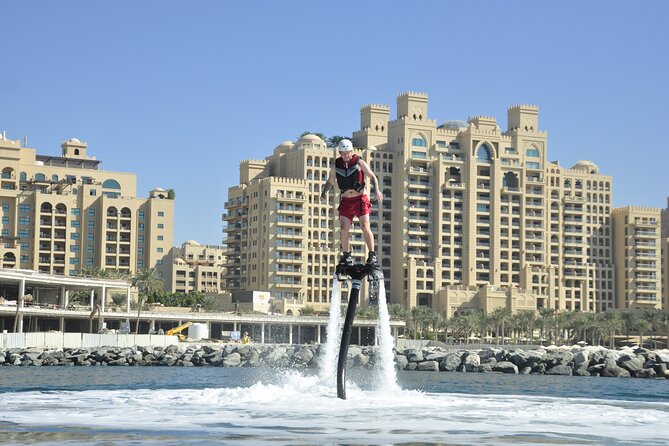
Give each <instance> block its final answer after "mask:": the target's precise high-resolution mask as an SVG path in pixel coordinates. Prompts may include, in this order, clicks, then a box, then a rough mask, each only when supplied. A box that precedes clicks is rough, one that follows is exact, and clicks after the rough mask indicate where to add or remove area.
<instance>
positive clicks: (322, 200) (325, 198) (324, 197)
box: [321, 194, 328, 203]
mask: <svg viewBox="0 0 669 446" xmlns="http://www.w3.org/2000/svg"><path fill="white" fill-rule="evenodd" d="M327 199H328V197H326V196H325V195H324V194H321V203H326V202H327Z"/></svg>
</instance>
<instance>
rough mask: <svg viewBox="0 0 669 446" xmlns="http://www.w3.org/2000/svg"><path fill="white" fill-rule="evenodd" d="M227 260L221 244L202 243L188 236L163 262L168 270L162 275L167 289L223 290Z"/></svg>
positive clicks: (205, 291) (212, 291)
mask: <svg viewBox="0 0 669 446" xmlns="http://www.w3.org/2000/svg"><path fill="white" fill-rule="evenodd" d="M224 262H225V256H224V254H223V248H222V247H220V246H212V245H201V244H199V243H198V242H196V241H194V240H188V241H186V242H185V243H183V244H182V245H181V247H173V248H172V249H170V251H169V252H168V253H167V257H166V259H165V261H164V262H163V264H164V265H165V269H166V272H167V273H166V274H165V275H164V276H163V281H164V282H165V291H168V292H170V293H176V292H182V293H189V292H191V291H201V292H203V293H221V292H222V291H223V287H222V283H221V281H222V279H223V275H224V271H225V269H224ZM168 265H169V266H168Z"/></svg>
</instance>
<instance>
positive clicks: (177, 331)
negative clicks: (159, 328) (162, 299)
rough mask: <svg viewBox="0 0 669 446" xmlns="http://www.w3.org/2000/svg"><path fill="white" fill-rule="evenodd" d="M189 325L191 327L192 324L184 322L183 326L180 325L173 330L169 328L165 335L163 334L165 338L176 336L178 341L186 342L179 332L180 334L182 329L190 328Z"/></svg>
mask: <svg viewBox="0 0 669 446" xmlns="http://www.w3.org/2000/svg"><path fill="white" fill-rule="evenodd" d="M191 325H193V323H192V322H186V323H185V324H181V325H179V326H178V327H174V328H171V329H169V330H167V333H165V334H166V335H167V336H174V335H176V336H177V338H179V340H180V341H185V340H186V336H185V335H182V334H181V332H182V331H183V330H184V329H186V328H188V327H190V326H191Z"/></svg>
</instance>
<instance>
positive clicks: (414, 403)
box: [0, 372, 669, 446]
mask: <svg viewBox="0 0 669 446" xmlns="http://www.w3.org/2000/svg"><path fill="white" fill-rule="evenodd" d="M273 379H274V380H275V382H274V383H256V384H254V385H252V386H251V387H235V388H213V389H204V390H173V389H170V390H165V389H160V390H112V391H107V390H105V391H98V390H94V391H80V392H17V393H11V394H1V395H0V421H1V424H2V425H3V426H6V425H7V423H15V424H14V426H16V428H17V429H23V430H29V429H36V428H41V429H49V428H52V429H60V430H68V429H69V430H78V431H80V430H81V429H95V430H97V431H100V430H103V431H104V432H107V433H109V432H111V433H115V432H116V433H123V432H128V431H132V432H143V433H142V434H141V439H142V441H136V442H134V443H132V444H140V443H142V442H144V443H147V442H149V441H150V440H152V439H153V440H154V441H157V440H158V438H159V437H161V438H162V437H164V436H173V437H176V438H178V439H179V441H180V442H182V443H184V444H188V443H189V442H191V443H194V442H196V440H197V441H203V439H205V440H206V438H209V439H212V440H213V439H217V440H220V439H231V438H234V441H230V443H220V442H218V441H217V443H218V444H254V445H255V444H324V443H325V444H333V443H346V444H396V443H422V444H430V443H440V444H449V445H463V444H479V445H504V444H518V443H522V444H551V445H556V444H557V445H567V444H568V445H578V444H583V445H585V444H587V445H638V444H644V445H653V446H655V445H666V444H668V443H667V439H668V438H669V425H668V423H666V420H667V416H668V415H669V403H664V402H638V401H635V402H631V401H612V400H595V399H585V398H581V399H579V398H553V397H527V396H508V395H507V396H503V395H461V394H445V393H422V392H419V391H407V390H397V391H394V392H389V391H385V390H384V391H363V390H360V389H359V388H357V387H356V386H355V385H354V384H353V383H348V392H347V396H348V399H346V400H340V399H337V398H336V396H335V395H334V393H333V392H332V387H331V386H330V385H325V384H323V383H322V382H321V380H320V379H319V377H316V376H303V375H301V374H300V373H298V372H286V373H282V374H277V375H276V377H274V378H273ZM115 444H118V443H115ZM147 444H148V443H147ZM175 444H176V443H175Z"/></svg>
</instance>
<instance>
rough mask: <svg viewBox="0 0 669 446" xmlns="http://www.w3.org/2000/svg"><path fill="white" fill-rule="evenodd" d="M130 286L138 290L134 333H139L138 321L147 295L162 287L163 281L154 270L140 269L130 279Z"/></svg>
mask: <svg viewBox="0 0 669 446" xmlns="http://www.w3.org/2000/svg"><path fill="white" fill-rule="evenodd" d="M132 285H133V286H135V287H137V289H138V290H139V307H138V309H137V325H135V333H137V334H138V333H139V319H140V316H141V314H142V306H143V305H144V303H145V302H146V299H147V298H148V297H149V295H150V294H151V293H152V292H153V291H154V290H157V289H159V288H162V286H163V279H162V278H161V277H160V273H159V272H158V270H157V269H156V268H149V269H141V270H139V271H137V274H135V277H133V278H132Z"/></svg>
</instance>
